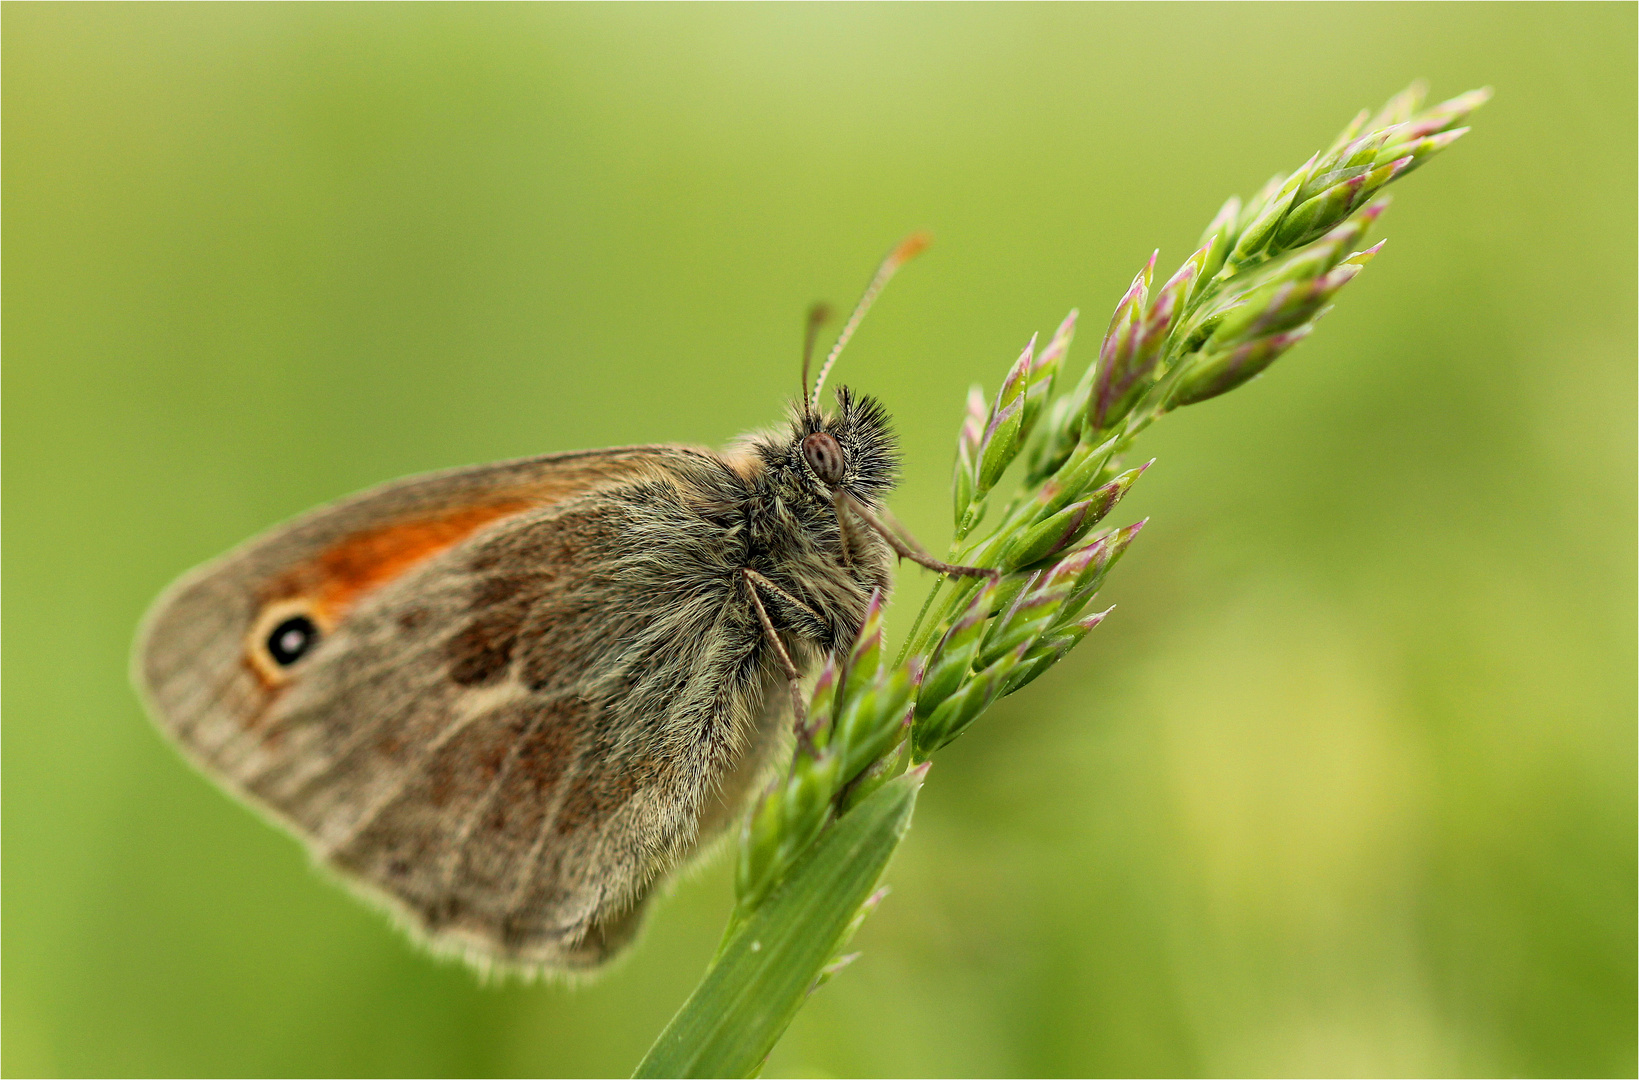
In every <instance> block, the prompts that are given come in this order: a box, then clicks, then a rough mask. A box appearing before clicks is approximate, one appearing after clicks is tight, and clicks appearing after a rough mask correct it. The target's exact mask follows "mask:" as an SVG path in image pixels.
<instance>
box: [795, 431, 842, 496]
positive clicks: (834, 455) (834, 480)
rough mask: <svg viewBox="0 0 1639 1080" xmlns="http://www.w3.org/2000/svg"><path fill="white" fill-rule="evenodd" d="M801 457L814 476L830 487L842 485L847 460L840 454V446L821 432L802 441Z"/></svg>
mask: <svg viewBox="0 0 1639 1080" xmlns="http://www.w3.org/2000/svg"><path fill="white" fill-rule="evenodd" d="M802 456H803V457H804V458H805V459H806V460H807V461H808V467H809V468H810V469H813V470H814V475H815V476H818V477H819V478H820V479H821V480H823V481H825V482H826V483H827V484H829V485H831V486H832V487H836V486H837V485H838V484H840V483H842V476H843V473H844V471H845V470H846V469H847V466H848V462H847V458H846V457H845V456H844V454H843V452H842V444H841V443H839V442H837V440H836V439H835V438H834V437H833V436H831V435H829V434H827V433H826V432H823V431H816V432H814V433H813V434H812V435H810V436H808V437H807V438H806V439H804V440H803V441H802Z"/></svg>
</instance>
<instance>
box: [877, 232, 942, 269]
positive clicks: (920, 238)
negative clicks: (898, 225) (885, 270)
mask: <svg viewBox="0 0 1639 1080" xmlns="http://www.w3.org/2000/svg"><path fill="white" fill-rule="evenodd" d="M931 243H933V236H932V235H931V234H929V233H926V232H913V233H911V234H910V235H909V236H907V237H905V239H903V240H901V241H900V242H899V246H898V247H896V248H894V249H893V254H892V255H889V256H888V261H889V262H890V263H892V264H893V265H894V266H895V267H899V266H903V265H904V264H905V263H908V262H910V261H911V260H912V259H914V258H916V257H917V256H918V255H920V254H922V252H924V251H926V250H927V248H928V245H929V244H931Z"/></svg>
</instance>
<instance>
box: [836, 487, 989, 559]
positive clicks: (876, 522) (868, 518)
mask: <svg viewBox="0 0 1639 1080" xmlns="http://www.w3.org/2000/svg"><path fill="white" fill-rule="evenodd" d="M834 498H835V501H836V506H837V509H838V511H839V512H840V511H841V509H842V508H843V507H847V508H848V510H849V511H850V512H852V513H854V514H856V515H858V517H859V519H860V520H861V521H863V522H865V524H867V525H869V526H870V527H871V528H872V529H874V530H876V532H877V535H879V536H881V537H882V539H884V540H886V541H887V542H888V546H889V547H891V548H893V550H894V554H896V555H898V556H899V557H900V558H901V559H909V560H910V561H911V562H913V563H916V564H917V565H918V566H925V567H927V568H928V569H929V570H935V571H937V572H939V573H941V574H950V575H951V576H952V577H990V578H998V577H1001V576H1002V572H1001V571H1000V570H990V569H986V568H985V567H982V566H957V565H956V564H954V563H948V562H941V561H939V560H938V559H936V558H934V557H933V556H932V555H929V554H928V553H927V552H926V551H925V550H923V548H922V545H921V544H918V543H917V542H916V541H915V540H914V539H912V538H911V536H910V534H909V533H906V532H905V531H904V527H903V526H900V525H899V523H898V522H897V521H896V522H894V523H893V524H894V526H898V528H897V529H896V528H894V527H891V526H889V524H888V523H887V522H884V521H883V520H882V519H881V518H880V517H878V516H877V515H876V514H875V513H874V512H873V511H872V510H871V509H870V508H869V507H867V506H866V505H865V504H864V503H862V502H860V501H859V500H858V499H856V498H854V496H852V495H850V494H849V493H848V492H847V491H846V490H845V489H843V488H837V489H836V494H835V496H834Z"/></svg>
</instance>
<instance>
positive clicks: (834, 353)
mask: <svg viewBox="0 0 1639 1080" xmlns="http://www.w3.org/2000/svg"><path fill="white" fill-rule="evenodd" d="M928 239H929V238H928V234H927V233H921V232H919V233H912V234H911V235H909V236H907V237H906V238H905V239H903V240H901V241H900V242H899V246H898V247H896V248H894V249H893V250H892V251H890V252H889V253H888V257H887V258H886V259H883V260H882V265H881V266H879V267H877V268H876V276H875V277H873V278H871V283H870V284H869V285H867V286H865V295H863V296H861V297H860V298H859V303H857V304H855V305H854V313H853V314H852V315H850V316H848V321H847V322H846V323H844V324H843V326H842V333H840V334H838V335H837V343H836V344H835V345H833V346H831V352H830V353H829V355H827V356H826V357H825V363H824V364H822V365H820V373H819V378H817V379H815V380H814V392H813V394H811V395H809V397H808V400H809V401H818V400H819V396H820V390H821V389H822V388H823V387H824V386H825V377H826V376H827V375H829V374H831V365H832V364H834V363H836V362H837V357H838V356H839V355H841V353H842V347H843V346H844V345H847V344H848V339H849V338H851V337H853V336H854V331H855V330H857V329H859V324H860V322H861V321H862V320H864V318H865V313H866V312H867V311H869V310H871V305H872V304H873V303H875V302H876V297H877V294H878V293H880V292H881V291H882V287H883V286H884V285H886V284H888V279H889V278H891V277H893V276H894V274H895V273H896V272H898V270H899V268H900V267H901V266H904V265H905V264H906V263H908V262H910V261H911V260H912V259H914V258H915V257H916V256H917V255H919V254H921V252H922V249H923V248H925V247H927V246H928ZM804 381H805V382H806V381H807V380H806V379H805V380H804Z"/></svg>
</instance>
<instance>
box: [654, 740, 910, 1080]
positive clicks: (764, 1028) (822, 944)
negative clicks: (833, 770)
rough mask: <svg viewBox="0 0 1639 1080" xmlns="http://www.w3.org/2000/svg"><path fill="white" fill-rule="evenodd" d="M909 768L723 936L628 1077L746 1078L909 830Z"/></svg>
mask: <svg viewBox="0 0 1639 1080" xmlns="http://www.w3.org/2000/svg"><path fill="white" fill-rule="evenodd" d="M921 784H922V770H920V769H918V770H916V771H914V772H911V773H908V774H906V775H904V776H901V777H899V778H898V779H896V780H893V781H891V782H890V783H888V784H886V785H884V786H883V787H882V788H881V790H879V791H877V792H876V793H875V794H873V795H871V796H870V797H869V798H868V799H866V800H865V801H864V802H862V803H860V804H859V805H858V806H856V807H855V808H854V809H853V810H851V811H849V812H848V814H847V815H846V816H845V817H843V818H842V819H841V820H840V821H838V822H837V823H836V824H835V825H834V826H833V827H832V828H830V829H829V830H828V831H827V832H826V833H825V834H824V835H822V836H821V837H820V839H819V840H818V841H817V842H816V843H815V844H814V847H813V848H812V849H811V850H810V852H809V853H808V855H807V856H805V857H804V858H803V859H802V860H801V861H800V862H798V863H797V864H796V866H794V867H793V868H792V870H791V873H790V875H789V876H788V877H787V878H786V881H785V883H784V884H783V885H782V886H781V887H780V889H779V891H777V892H775V893H774V894H773V895H771V896H769V898H768V899H767V900H765V901H763V903H762V905H761V906H760V907H758V908H757V910H756V911H755V912H753V913H752V914H751V916H750V917H749V918H747V919H746V920H745V921H743V922H742V923H741V924H740V925H739V926H738V927H736V928H735V929H734V931H733V932H732V933H731V934H730V936H729V938H728V940H727V941H725V942H724V944H723V947H722V949H721V950H719V952H718V955H717V959H716V960H715V961H714V962H713V963H712V966H711V970H709V971H708V972H707V973H706V977H705V979H704V980H702V981H701V983H700V985H699V986H698V987H696V988H695V991H694V993H693V994H691V995H689V999H688V1000H687V1001H686V1002H684V1003H683V1007H682V1008H681V1009H679V1010H678V1012H677V1015H676V1016H674V1017H672V1020H671V1023H669V1024H667V1025H666V1030H664V1031H662V1032H661V1033H660V1037H659V1038H658V1039H656V1040H655V1044H654V1046H653V1047H651V1048H650V1049H649V1053H648V1055H647V1056H646V1057H645V1058H644V1059H643V1061H642V1063H641V1064H639V1065H638V1067H637V1072H636V1073H634V1074H633V1075H634V1076H639V1077H644V1076H668V1077H681V1076H752V1075H754V1074H755V1073H756V1072H757V1070H758V1069H759V1068H760V1067H761V1066H762V1063H763V1059H764V1058H766V1057H767V1056H768V1052H769V1051H770V1050H772V1049H773V1048H774V1044H775V1043H776V1042H778V1041H779V1038H780V1036H781V1035H782V1034H784V1033H785V1029H786V1027H787V1026H788V1025H789V1024H790V1023H791V1020H792V1018H793V1017H795V1016H796V1015H797V1010H798V1009H800V1008H801V1007H802V1004H803V1001H804V1000H805V999H806V998H807V997H808V993H809V990H810V989H811V988H812V987H813V985H814V981H815V980H816V979H817V978H818V977H819V974H820V969H821V968H823V967H824V966H825V965H826V964H827V963H828V962H830V960H831V959H832V957H833V956H834V955H835V954H836V950H837V949H838V947H839V946H840V945H841V944H842V938H843V935H844V934H845V933H846V932H847V929H848V924H849V923H850V922H851V921H852V920H853V918H854V916H855V915H856V914H858V912H859V909H860V905H861V904H863V903H864V902H865V901H866V899H867V898H869V897H870V895H871V891H872V890H873V889H875V888H876V883H877V881H878V879H880V878H881V876H882V871H883V869H884V868H885V867H886V866H887V865H888V859H889V858H890V857H891V856H892V855H893V852H894V849H895V848H896V847H898V846H899V841H900V840H901V838H903V837H904V835H905V830H906V829H907V828H909V826H910V821H911V812H912V811H913V810H914V809H915V807H916V793H917V790H918V789H919V788H920V787H921Z"/></svg>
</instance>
